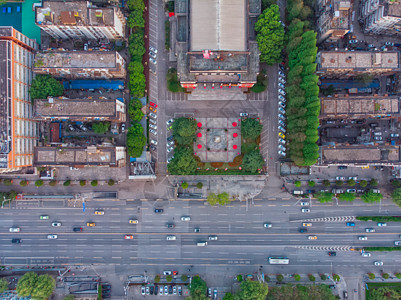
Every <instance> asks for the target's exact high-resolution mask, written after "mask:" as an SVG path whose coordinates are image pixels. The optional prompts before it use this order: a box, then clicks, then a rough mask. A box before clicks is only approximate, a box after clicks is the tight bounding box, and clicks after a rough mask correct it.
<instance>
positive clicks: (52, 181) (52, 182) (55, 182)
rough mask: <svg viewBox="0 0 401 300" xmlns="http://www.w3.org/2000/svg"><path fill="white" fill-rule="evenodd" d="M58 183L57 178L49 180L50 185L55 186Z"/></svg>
mask: <svg viewBox="0 0 401 300" xmlns="http://www.w3.org/2000/svg"><path fill="white" fill-rule="evenodd" d="M56 184H57V180H51V181H50V182H49V185H50V186H55V185H56Z"/></svg>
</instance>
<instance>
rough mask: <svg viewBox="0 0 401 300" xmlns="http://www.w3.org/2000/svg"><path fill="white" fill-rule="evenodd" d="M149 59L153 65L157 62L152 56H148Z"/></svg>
mask: <svg viewBox="0 0 401 300" xmlns="http://www.w3.org/2000/svg"><path fill="white" fill-rule="evenodd" d="M149 61H150V62H151V63H152V64H154V65H155V64H157V61H156V59H154V58H153V57H149Z"/></svg>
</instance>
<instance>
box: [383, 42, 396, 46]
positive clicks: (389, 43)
mask: <svg viewBox="0 0 401 300" xmlns="http://www.w3.org/2000/svg"><path fill="white" fill-rule="evenodd" d="M384 45H386V46H394V43H392V42H385V43H384Z"/></svg>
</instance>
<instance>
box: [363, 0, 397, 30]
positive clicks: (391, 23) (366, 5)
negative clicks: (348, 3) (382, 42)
mask: <svg viewBox="0 0 401 300" xmlns="http://www.w3.org/2000/svg"><path fill="white" fill-rule="evenodd" d="M359 7H360V11H359V19H360V20H361V21H363V23H364V26H363V29H364V31H365V32H368V33H375V34H378V33H382V34H400V32H401V3H400V2H398V1H390V0H363V1H361V2H360V5H359Z"/></svg>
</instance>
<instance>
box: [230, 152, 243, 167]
mask: <svg viewBox="0 0 401 300" xmlns="http://www.w3.org/2000/svg"><path fill="white" fill-rule="evenodd" d="M243 157H244V156H243V155H242V154H241V155H238V156H236V157H234V160H233V161H232V162H229V163H228V165H229V166H230V167H233V168H235V167H239V166H240V165H241V164H242V158H243Z"/></svg>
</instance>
